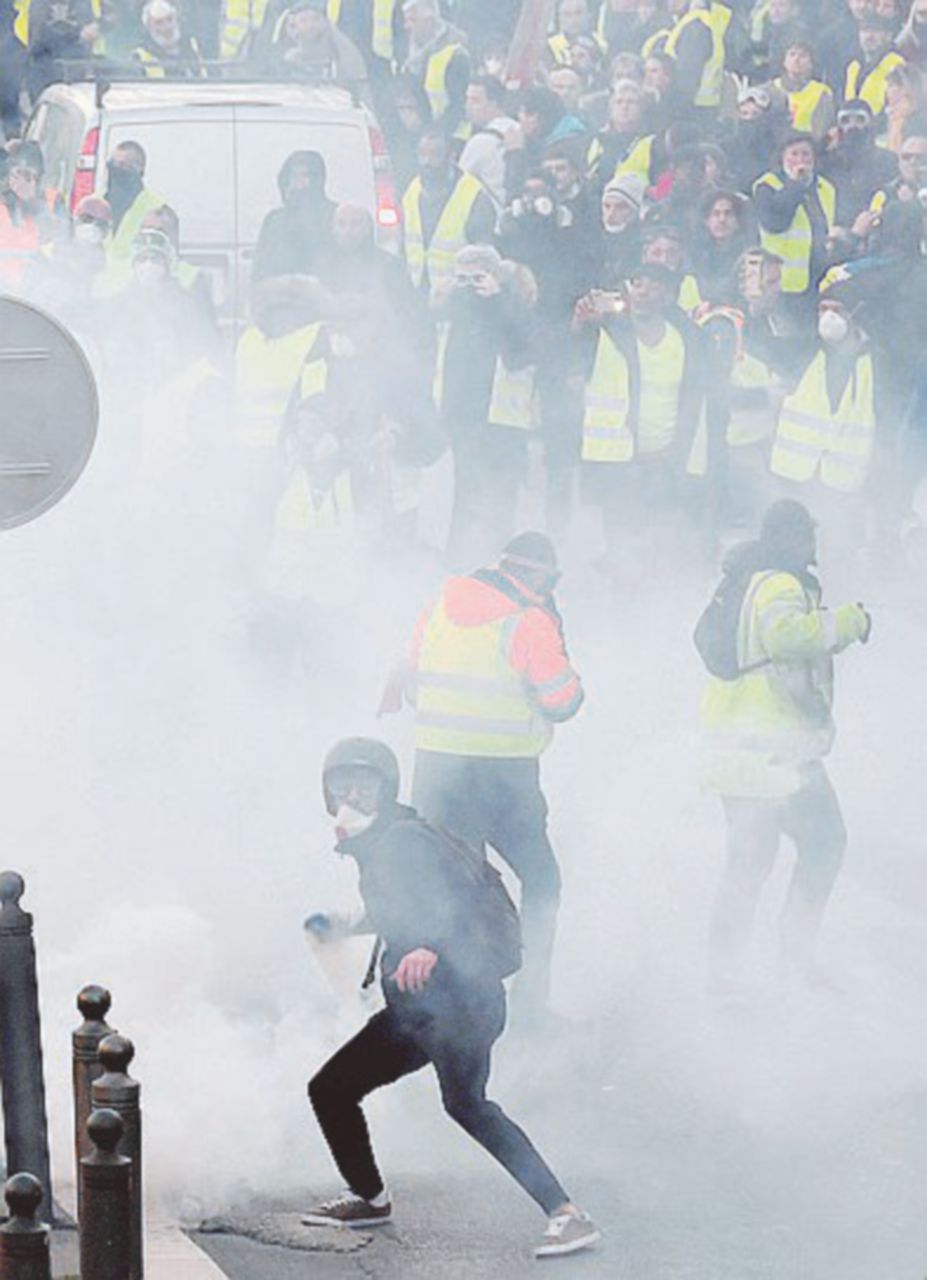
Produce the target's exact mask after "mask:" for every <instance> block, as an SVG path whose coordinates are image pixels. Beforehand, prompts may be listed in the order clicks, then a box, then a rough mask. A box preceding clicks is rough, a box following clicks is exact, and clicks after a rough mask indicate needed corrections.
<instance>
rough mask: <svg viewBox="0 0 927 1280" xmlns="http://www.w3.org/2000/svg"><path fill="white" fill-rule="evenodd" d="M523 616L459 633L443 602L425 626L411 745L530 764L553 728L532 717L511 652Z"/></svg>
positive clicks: (533, 711)
mask: <svg viewBox="0 0 927 1280" xmlns="http://www.w3.org/2000/svg"><path fill="white" fill-rule="evenodd" d="M521 616H522V615H521V614H520V613H515V614H509V615H508V616H507V617H504V618H500V619H498V620H497V621H495V622H487V623H484V624H482V625H481V626H472V627H464V626H459V625H458V624H457V623H455V622H452V621H451V620H450V618H449V617H448V615H447V609H446V608H445V604H444V601H443V599H442V600H440V601H439V602H438V604H437V605H436V606H435V608H434V610H433V612H432V614H431V617H430V618H429V619H428V622H427V623H426V624H425V629H424V633H423V635H422V643H421V648H420V651H419V658H418V669H417V674H416V696H415V708H416V714H415V746H416V749H417V750H419V751H439V752H442V753H443V754H446V755H457V756H491V757H494V758H508V759H511V758H519V759H522V758H525V757H529V758H533V757H536V756H539V755H540V754H541V752H542V751H543V750H544V749H545V747H546V746H547V745H548V743H549V742H550V740H551V737H552V735H553V730H552V728H551V726H550V724H549V723H548V721H546V720H545V719H544V717H543V716H542V715H541V714H540V713H539V712H538V711H537V709H536V707H535V705H534V702H533V701H532V699H531V697H530V695H529V693H528V690H527V689H526V687H525V682H524V680H523V679H522V678H521V676H519V675H518V674H517V673H516V672H514V671H513V670H512V668H511V665H510V663H509V660H508V649H509V644H510V642H511V638H512V635H513V634H514V632H515V629H516V627H517V626H518V623H519V621H520V620H521Z"/></svg>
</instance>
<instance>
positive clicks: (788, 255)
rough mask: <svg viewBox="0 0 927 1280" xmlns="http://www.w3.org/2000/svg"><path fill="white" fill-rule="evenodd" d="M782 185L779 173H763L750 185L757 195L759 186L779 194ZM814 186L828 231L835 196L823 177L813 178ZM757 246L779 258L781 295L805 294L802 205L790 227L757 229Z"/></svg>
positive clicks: (807, 238) (806, 244)
mask: <svg viewBox="0 0 927 1280" xmlns="http://www.w3.org/2000/svg"><path fill="white" fill-rule="evenodd" d="M784 185H785V184H784V183H783V181H782V179H781V178H780V177H779V175H778V174H776V173H764V174H763V176H762V178H758V179H757V180H756V182H755V183H754V184H753V191H754V194H756V190H757V188H758V187H762V186H766V187H772V188H773V190H774V191H781V190H782V188H783V186H784ZM814 186H815V190H816V191H817V194H818V199H819V200H820V202H821V208H822V209H823V210H824V218H825V220H826V222H827V228H828V230H830V228H831V227H832V226H833V225H834V219H835V216H836V212H837V194H836V192H835V190H834V188H833V186H832V185H831V184H830V183H829V182H828V181H827V179H826V178H815V181H814ZM760 243H761V244H762V246H763V248H764V249H766V250H768V251H769V252H770V253H774V254H775V255H776V257H778V258H781V259H782V292H783V293H804V292H805V290H806V289H807V288H808V286H809V285H810V284H811V219H810V218H809V217H808V214H807V211H806V210H805V206H804V204H800V205H799V206H798V208H797V209H796V210H795V217H794V218H793V219H792V224H791V226H789V227H786V229H785V231H775V232H774V231H766V230H765V229H764V228H763V227H760Z"/></svg>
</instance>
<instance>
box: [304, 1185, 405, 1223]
mask: <svg viewBox="0 0 927 1280" xmlns="http://www.w3.org/2000/svg"><path fill="white" fill-rule="evenodd" d="M392 1212H393V1210H392V1207H391V1205H390V1203H389V1201H387V1202H386V1204H384V1205H382V1206H379V1207H378V1206H377V1205H375V1204H371V1203H370V1201H369V1200H363V1199H361V1197H360V1196H356V1195H355V1194H354V1192H353V1191H346V1192H345V1193H344V1195H342V1196H336V1197H335V1198H334V1199H333V1200H325V1201H323V1203H322V1204H319V1205H316V1206H315V1208H314V1209H312V1210H310V1212H309V1213H304V1214H303V1215H302V1217H301V1218H300V1222H302V1224H303V1226H304V1227H379V1226H381V1225H382V1224H383V1223H384V1222H389V1220H390V1216H391V1215H392Z"/></svg>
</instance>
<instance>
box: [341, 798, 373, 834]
mask: <svg viewBox="0 0 927 1280" xmlns="http://www.w3.org/2000/svg"><path fill="white" fill-rule="evenodd" d="M376 820H377V815H376V814H375V813H361V811H360V810H359V809H354V808H352V807H351V805H349V804H341V805H339V806H338V812H337V813H336V814H335V835H336V836H337V838H338V840H351V839H353V837H354V836H359V835H363V833H364V832H365V831H367V830H369V828H370V827H372V826H373V824H374V823H375V822H376Z"/></svg>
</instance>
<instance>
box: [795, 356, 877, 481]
mask: <svg viewBox="0 0 927 1280" xmlns="http://www.w3.org/2000/svg"><path fill="white" fill-rule="evenodd" d="M874 442H875V411H874V407H873V393H872V357H871V356H869V355H863V356H860V358H859V359H858V360H857V362H856V366H855V368H854V370H853V373H852V375H851V377H850V379H849V381H848V382H847V385H846V387H845V388H844V391H843V394H842V396H841V397H840V404H839V405H838V407H837V410H836V412H833V411H832V410H831V407H830V398H829V396H828V393H827V359H826V355H825V353H824V351H819V352H818V353H817V355H816V356H815V357H814V359H813V360H812V361H811V364H810V365H809V366H808V368H807V369H806V370H805V373H804V375H803V377H802V380H801V382H800V383H799V384H798V387H797V388H796V390H795V391H794V392H793V393H792V395H790V396H788V397H787V398H786V400H785V401H784V402H783V405H782V409H781V411H780V414H779V427H778V430H777V432H776V438H775V440H774V442H773V451H772V458H771V460H770V468H771V470H772V472H773V473H774V474H775V475H777V476H783V477H784V478H785V479H787V480H795V481H798V482H802V481H806V480H810V479H812V477H813V476H815V475H816V474H818V473H819V474H820V478H821V481H822V483H823V484H825V485H827V487H828V488H829V489H836V490H837V491H838V492H840V493H858V492H859V491H860V489H862V487H863V484H864V483H865V480H866V477H867V475H868V472H869V464H870V460H871V457H872V449H873V444H874Z"/></svg>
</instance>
